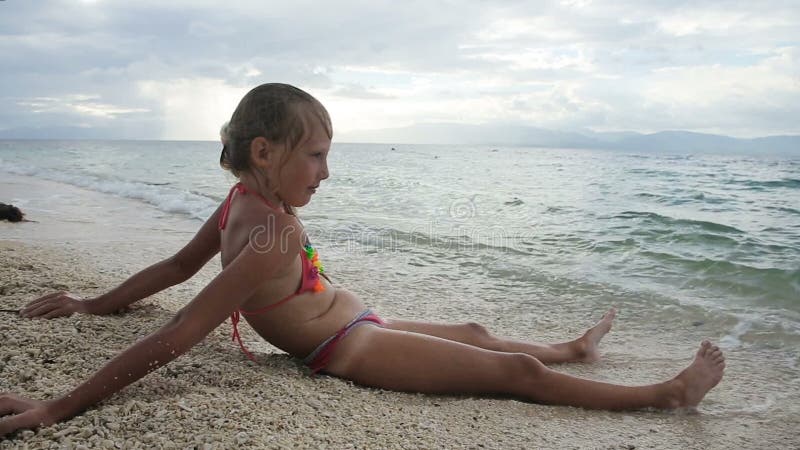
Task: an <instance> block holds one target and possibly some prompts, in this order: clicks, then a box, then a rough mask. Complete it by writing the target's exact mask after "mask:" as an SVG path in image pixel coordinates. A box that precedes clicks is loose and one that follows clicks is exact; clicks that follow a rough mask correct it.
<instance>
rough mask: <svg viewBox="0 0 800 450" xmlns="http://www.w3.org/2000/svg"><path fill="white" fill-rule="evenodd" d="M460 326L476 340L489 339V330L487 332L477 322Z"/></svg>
mask: <svg viewBox="0 0 800 450" xmlns="http://www.w3.org/2000/svg"><path fill="white" fill-rule="evenodd" d="M462 326H463V327H464V328H466V330H467V332H469V333H470V334H471V335H473V336H475V337H477V338H489V337H491V334H490V333H489V330H487V329H486V327H485V326H483V325H481V324H479V323H477V322H467V323H465V324H464V325H462Z"/></svg>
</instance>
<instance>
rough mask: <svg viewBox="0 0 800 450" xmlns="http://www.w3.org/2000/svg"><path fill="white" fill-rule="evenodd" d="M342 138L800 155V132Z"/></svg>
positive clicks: (436, 127) (487, 128)
mask: <svg viewBox="0 0 800 450" xmlns="http://www.w3.org/2000/svg"><path fill="white" fill-rule="evenodd" d="M337 140H339V141H342V142H350V141H357V142H372V143H387V144H392V143H394V144H466V145H488V146H492V145H495V146H503V145H509V146H528V147H551V148H590V149H591V148H597V149H612V150H624V151H637V152H642V151H645V152H646V151H653V152H682V153H685V152H720V153H753V152H758V153H779V154H800V136H768V137H759V138H753V139H740V138H733V137H730V136H721V135H715V134H704V133H694V132H690V131H662V132H659V133H653V134H641V133H635V132H617V133H596V132H592V131H585V132H568V131H553V130H546V129H542V128H535V127H526V126H513V125H505V126H496V125H461V124H419V125H412V126H409V127H403V128H390V129H382V130H368V131H358V132H352V133H347V134H345V135H344V136H339V137H337Z"/></svg>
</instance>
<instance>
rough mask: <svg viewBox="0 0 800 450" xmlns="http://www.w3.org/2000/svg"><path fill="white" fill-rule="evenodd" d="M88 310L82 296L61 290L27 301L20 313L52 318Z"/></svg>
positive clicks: (31, 316)
mask: <svg viewBox="0 0 800 450" xmlns="http://www.w3.org/2000/svg"><path fill="white" fill-rule="evenodd" d="M88 312H89V311H88V309H87V307H86V303H85V302H84V300H83V299H82V298H80V297H78V296H76V295H73V294H70V293H69V292H63V291H62V292H54V293H52V294H47V295H45V296H43V297H39V298H37V299H36V300H34V301H32V302H30V303H28V304H27V305H26V306H25V308H24V309H23V310H22V311H20V315H21V316H22V317H30V318H33V317H41V318H43V319H52V318H54V317H61V316H67V317H69V316H71V315H72V314H74V313H82V314H86V313H88Z"/></svg>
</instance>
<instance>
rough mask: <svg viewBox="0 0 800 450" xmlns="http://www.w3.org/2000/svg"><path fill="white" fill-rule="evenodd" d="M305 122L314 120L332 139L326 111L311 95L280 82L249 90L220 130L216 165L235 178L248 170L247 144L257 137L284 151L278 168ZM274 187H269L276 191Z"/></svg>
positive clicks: (298, 138) (299, 137) (305, 127)
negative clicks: (218, 155)
mask: <svg viewBox="0 0 800 450" xmlns="http://www.w3.org/2000/svg"><path fill="white" fill-rule="evenodd" d="M309 119H312V120H313V119H316V120H318V121H319V123H320V124H321V125H322V127H323V128H324V129H325V132H326V133H327V135H328V138H333V126H332V124H331V118H330V116H329V115H328V111H327V110H326V109H325V107H324V106H322V103H320V102H319V100H317V99H316V98H314V97H313V96H312V95H311V94H309V93H307V92H305V91H303V90H302V89H298V88H296V87H294V86H291V85H288V84H282V83H266V84H262V85H260V86H257V87H255V88H253V89H252V90H250V92H248V93H247V94H246V95H245V96H244V97H242V100H241V101H240V102H239V106H237V107H236V110H235V111H234V112H233V115H232V116H231V120H230V121H228V122H226V123H225V125H223V126H222V129H221V130H220V133H219V134H220V139H221V140H222V153H221V154H220V157H219V165H220V166H222V168H223V169H225V170H228V171H230V172H231V173H232V174H233V175H234V176H236V177H238V176H239V174H240V173H241V172H243V171H246V170H249V169H250V143H251V142H252V141H253V139H255V138H257V137H263V138H265V139H266V140H268V141H270V142H273V143H278V144H284V145H285V147H286V149H287V150H288V151H287V152H285V153H284V155H283V157H282V158H281V161H280V165H279V167H283V165H284V164H285V163H286V161H287V160H288V157H289V155H290V154H291V152H292V151H293V150H294V149H295V148H297V147H298V146H299V145H300V144H301V143H302V142H303V140H304V139H307V137H308V133H309V131H310V124H309ZM277 189H278V187H276V186H273V190H275V191H277Z"/></svg>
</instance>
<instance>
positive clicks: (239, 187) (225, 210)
mask: <svg viewBox="0 0 800 450" xmlns="http://www.w3.org/2000/svg"><path fill="white" fill-rule="evenodd" d="M234 192H241V193H245V188H244V185H243V184H242V183H236V184H234V185H233V187H232V188H231V190H230V192H228V197H226V198H225V203H224V205H223V206H222V215H221V216H219V229H220V230H224V229H225V225H226V224H227V223H228V214H229V213H230V211H231V200H233V194H234Z"/></svg>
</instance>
